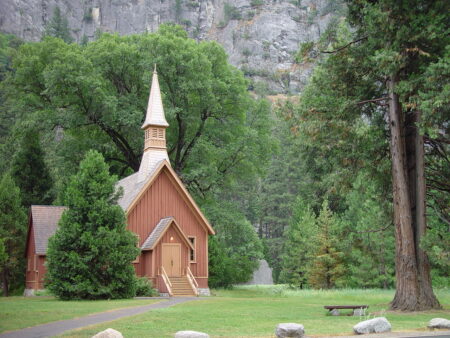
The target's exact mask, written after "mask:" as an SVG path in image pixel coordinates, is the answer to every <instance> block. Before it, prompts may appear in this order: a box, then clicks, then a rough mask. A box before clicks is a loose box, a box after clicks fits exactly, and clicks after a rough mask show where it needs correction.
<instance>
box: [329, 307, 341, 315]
mask: <svg viewBox="0 0 450 338" xmlns="http://www.w3.org/2000/svg"><path fill="white" fill-rule="evenodd" d="M330 315H332V316H339V315H340V313H339V310H338V309H333V310H331V311H330Z"/></svg>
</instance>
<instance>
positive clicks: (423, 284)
mask: <svg viewBox="0 0 450 338" xmlns="http://www.w3.org/2000/svg"><path fill="white" fill-rule="evenodd" d="M420 118H421V112H420V111H415V112H412V113H411V114H409V116H408V118H407V120H406V125H407V129H408V132H407V139H406V141H407V151H406V154H407V158H408V175H409V182H410V184H409V186H410V201H411V214H412V216H413V218H412V222H413V223H412V227H413V231H414V239H415V248H416V262H417V271H418V282H419V303H420V307H421V309H439V308H441V306H440V304H439V302H438V300H437V298H436V296H435V295H434V293H433V288H432V284H431V275H430V264H429V261H428V256H427V254H426V252H425V251H424V250H422V249H421V248H420V240H421V238H422V237H423V236H424V235H425V232H426V228H427V219H426V182H425V164H424V157H425V152H424V146H423V135H421V134H420V131H419V128H418V126H417V124H418V123H419V122H420Z"/></svg>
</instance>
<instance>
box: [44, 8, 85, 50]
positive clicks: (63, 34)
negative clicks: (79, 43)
mask: <svg viewBox="0 0 450 338" xmlns="http://www.w3.org/2000/svg"><path fill="white" fill-rule="evenodd" d="M91 16H92V14H91ZM44 35H45V36H54V37H55V38H60V39H62V40H64V41H65V42H67V43H71V42H73V38H72V36H71V35H70V29H69V22H68V21H67V18H66V17H65V16H64V15H63V14H61V9H60V8H59V7H58V6H56V7H55V9H54V10H53V16H52V18H51V19H50V21H49V22H48V23H47V25H46V26H45V33H44Z"/></svg>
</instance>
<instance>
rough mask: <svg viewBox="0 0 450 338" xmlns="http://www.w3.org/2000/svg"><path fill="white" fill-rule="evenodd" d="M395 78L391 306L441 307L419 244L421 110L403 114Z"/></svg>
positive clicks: (422, 200)
mask: <svg viewBox="0 0 450 338" xmlns="http://www.w3.org/2000/svg"><path fill="white" fill-rule="evenodd" d="M396 82H397V78H396V77H395V76H394V77H393V78H392V79H391V80H390V81H389V83H388V86H389V126H390V132H391V140H390V146H391V160H392V187H393V199H394V223H395V242H396V258H395V275H396V293H395V297H394V300H393V301H392V303H391V308H392V309H394V310H402V311H417V310H427V309H431V308H440V305H439V302H438V301H437V299H436V297H435V295H434V294H433V289H432V285H431V277H430V266H429V263H428V258H427V255H426V253H425V252H424V251H423V250H422V249H421V248H420V239H421V237H422V236H423V235H424V234H425V230H426V214H425V175H424V148H423V136H421V135H420V133H419V130H418V128H417V127H416V126H415V124H416V123H417V122H418V121H419V119H420V113H418V112H417V113H413V114H410V115H408V117H407V118H406V119H405V118H404V116H403V112H402V107H401V105H400V102H399V98H398V95H397V94H395V92H394V90H395V85H396ZM405 126H407V127H408V129H407V133H406V134H405ZM405 141H406V142H405Z"/></svg>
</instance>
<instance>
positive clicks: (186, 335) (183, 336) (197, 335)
mask: <svg viewBox="0 0 450 338" xmlns="http://www.w3.org/2000/svg"><path fill="white" fill-rule="evenodd" d="M175 338H209V335H208V334H206V333H203V332H197V331H178V332H177V333H175Z"/></svg>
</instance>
